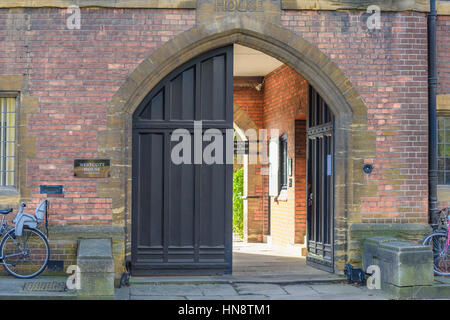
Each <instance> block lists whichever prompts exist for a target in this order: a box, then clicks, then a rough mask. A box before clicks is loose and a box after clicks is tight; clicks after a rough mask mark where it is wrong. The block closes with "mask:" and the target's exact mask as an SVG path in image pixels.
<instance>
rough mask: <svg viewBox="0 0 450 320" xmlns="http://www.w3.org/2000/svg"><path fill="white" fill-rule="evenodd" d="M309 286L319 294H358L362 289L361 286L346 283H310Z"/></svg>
mask: <svg viewBox="0 0 450 320" xmlns="http://www.w3.org/2000/svg"><path fill="white" fill-rule="evenodd" d="M310 287H311V288H312V289H313V290H314V291H317V292H318V293H319V294H342V295H351V294H360V293H361V290H362V288H358V287H356V286H353V285H348V284H311V285H310ZM364 288H365V287H364Z"/></svg>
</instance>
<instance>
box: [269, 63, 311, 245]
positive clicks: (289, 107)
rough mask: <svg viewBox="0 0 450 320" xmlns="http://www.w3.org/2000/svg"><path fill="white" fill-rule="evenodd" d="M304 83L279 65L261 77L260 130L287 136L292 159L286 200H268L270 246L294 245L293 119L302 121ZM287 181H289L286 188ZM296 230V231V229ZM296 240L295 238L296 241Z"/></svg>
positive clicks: (303, 112) (306, 90)
mask: <svg viewBox="0 0 450 320" xmlns="http://www.w3.org/2000/svg"><path fill="white" fill-rule="evenodd" d="M307 105H308V83H307V81H306V80H305V79H303V78H302V77H301V76H300V75H299V74H298V73H297V72H295V71H294V70H292V69H290V68H289V67H287V66H281V67H280V68H278V69H276V70H274V71H273V72H271V73H270V74H268V75H267V76H266V77H265V82H264V127H265V128H266V129H268V130H270V129H279V130H280V132H279V134H280V136H281V135H282V134H287V138H288V158H292V160H293V164H292V166H293V168H292V176H288V186H287V199H286V200H278V199H277V198H276V197H272V198H271V210H270V216H271V237H272V243H275V244H279V245H284V246H286V245H292V244H295V243H296V242H297V243H298V241H296V236H295V235H296V222H299V221H301V220H300V219H296V188H295V184H296V181H295V174H294V173H295V161H294V159H295V153H296V151H295V119H306V113H307ZM289 180H292V183H291V186H289ZM297 229H298V228H297ZM297 240H298V239H297Z"/></svg>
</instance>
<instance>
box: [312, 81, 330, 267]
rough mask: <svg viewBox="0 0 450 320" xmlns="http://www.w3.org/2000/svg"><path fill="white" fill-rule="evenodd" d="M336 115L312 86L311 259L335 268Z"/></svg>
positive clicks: (319, 265)
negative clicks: (334, 135) (334, 132)
mask: <svg viewBox="0 0 450 320" xmlns="http://www.w3.org/2000/svg"><path fill="white" fill-rule="evenodd" d="M333 126H334V116H333V114H332V113H331V111H330V109H329V108H328V106H327V105H326V103H325V102H324V101H323V100H322V98H321V97H320V96H319V94H318V93H317V92H316V91H315V90H314V89H313V88H312V87H311V86H310V87H309V122H308V177H307V181H308V211H307V223H308V228H307V231H308V244H307V247H308V255H307V258H306V260H307V262H308V264H311V265H313V266H315V267H318V268H320V269H323V270H326V271H330V272H333V271H334V262H333V260H334V259H333V228H334V223H333V222H334V221H333V219H334V218H333V201H334V196H333V195H334V181H333V175H334V171H333V167H334V138H333V130H334V127H333Z"/></svg>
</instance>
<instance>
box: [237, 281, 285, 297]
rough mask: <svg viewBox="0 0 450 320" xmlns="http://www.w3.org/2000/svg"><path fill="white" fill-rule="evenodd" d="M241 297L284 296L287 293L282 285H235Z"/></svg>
mask: <svg viewBox="0 0 450 320" xmlns="http://www.w3.org/2000/svg"><path fill="white" fill-rule="evenodd" d="M234 287H235V288H236V290H237V292H238V293H239V294H240V295H247V294H262V295H284V294H287V293H286V291H284V290H283V288H281V286H280V285H276V284H267V283H236V284H235V285H234Z"/></svg>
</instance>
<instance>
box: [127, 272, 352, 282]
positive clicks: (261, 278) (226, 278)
mask: <svg viewBox="0 0 450 320" xmlns="http://www.w3.org/2000/svg"><path fill="white" fill-rule="evenodd" d="M345 279H346V277H345V276H339V275H336V274H331V273H330V274H329V275H305V274H300V275H295V274H287V275H283V274H281V275H274V274H270V275H256V276H247V275H243V276H232V275H222V276H220V275H219V276H192V277H184V276H170V277H169V276H167V277H166V276H151V277H133V276H132V277H131V278H130V284H207V283H211V284H213V283H268V284H281V285H283V284H305V283H308V284H310V283H333V282H341V281H344V280H345Z"/></svg>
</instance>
